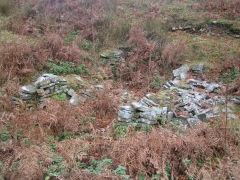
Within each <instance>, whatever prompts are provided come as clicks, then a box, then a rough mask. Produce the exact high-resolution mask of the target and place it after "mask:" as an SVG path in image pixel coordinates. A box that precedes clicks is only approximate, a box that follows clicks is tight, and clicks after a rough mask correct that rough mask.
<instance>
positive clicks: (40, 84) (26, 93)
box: [20, 74, 79, 104]
mask: <svg viewBox="0 0 240 180" xmlns="http://www.w3.org/2000/svg"><path fill="white" fill-rule="evenodd" d="M62 93H66V94H67V95H68V96H70V101H69V102H70V103H71V104H78V99H79V98H78V95H77V94H76V93H75V91H74V90H73V89H69V88H68V87H67V80H66V79H65V78H63V77H60V76H56V75H53V74H43V75H42V76H41V77H39V78H38V79H37V81H35V83H34V84H33V85H26V86H22V87H21V88H20V98H21V99H22V100H25V101H29V100H34V99H38V98H39V99H40V102H43V101H44V99H45V98H48V97H51V96H53V95H56V94H58V95H59V94H62Z"/></svg>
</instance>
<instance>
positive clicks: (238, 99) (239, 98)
mask: <svg viewBox="0 0 240 180" xmlns="http://www.w3.org/2000/svg"><path fill="white" fill-rule="evenodd" d="M230 101H232V102H234V103H235V104H240V97H232V98H230Z"/></svg>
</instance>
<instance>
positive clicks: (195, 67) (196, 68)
mask: <svg viewBox="0 0 240 180" xmlns="http://www.w3.org/2000/svg"><path fill="white" fill-rule="evenodd" d="M191 70H192V71H193V72H200V73H201V72H202V71H203V64H197V65H193V66H192V67H191Z"/></svg>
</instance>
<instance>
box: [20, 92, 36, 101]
mask: <svg viewBox="0 0 240 180" xmlns="http://www.w3.org/2000/svg"><path fill="white" fill-rule="evenodd" d="M35 97H36V96H34V95H31V94H25V93H22V94H20V98H21V99H22V100H25V101H27V100H32V99H34V98H35Z"/></svg>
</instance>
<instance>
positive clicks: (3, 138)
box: [1, 131, 9, 142]
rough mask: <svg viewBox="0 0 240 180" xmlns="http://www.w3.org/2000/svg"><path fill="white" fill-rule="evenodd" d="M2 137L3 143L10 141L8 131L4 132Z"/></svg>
mask: <svg viewBox="0 0 240 180" xmlns="http://www.w3.org/2000/svg"><path fill="white" fill-rule="evenodd" d="M1 136H2V141H3V142H8V141H9V132H8V131H3V132H2V134H1Z"/></svg>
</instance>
